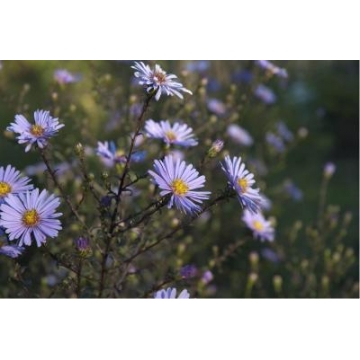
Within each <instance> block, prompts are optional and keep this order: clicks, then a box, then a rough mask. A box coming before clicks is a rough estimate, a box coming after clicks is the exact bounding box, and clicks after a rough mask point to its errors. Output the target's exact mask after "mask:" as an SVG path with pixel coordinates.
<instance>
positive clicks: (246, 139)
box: [226, 124, 254, 146]
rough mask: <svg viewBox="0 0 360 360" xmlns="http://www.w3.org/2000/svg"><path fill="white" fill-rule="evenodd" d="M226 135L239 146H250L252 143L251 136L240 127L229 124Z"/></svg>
mask: <svg viewBox="0 0 360 360" xmlns="http://www.w3.org/2000/svg"><path fill="white" fill-rule="evenodd" d="M226 131H227V134H228V135H229V136H230V137H231V139H233V140H234V141H235V142H237V143H238V144H239V145H243V146H251V145H252V144H253V143H254V140H253V138H252V137H251V135H250V134H249V133H248V132H247V131H246V130H245V129H244V128H242V127H241V126H239V125H236V124H231V125H229V126H228V127H227V130H226Z"/></svg>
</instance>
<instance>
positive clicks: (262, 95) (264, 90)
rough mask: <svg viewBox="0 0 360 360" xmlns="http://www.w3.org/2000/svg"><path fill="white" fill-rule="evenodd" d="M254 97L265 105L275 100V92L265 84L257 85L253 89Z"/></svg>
mask: <svg viewBox="0 0 360 360" xmlns="http://www.w3.org/2000/svg"><path fill="white" fill-rule="evenodd" d="M254 94H255V96H256V97H258V98H259V99H260V100H261V101H262V102H264V103H265V104H267V105H271V104H274V103H275V102H276V100H277V97H276V95H275V93H274V92H273V91H272V90H271V89H270V88H268V87H267V86H265V85H262V84H260V85H258V86H257V87H256V89H255V91H254Z"/></svg>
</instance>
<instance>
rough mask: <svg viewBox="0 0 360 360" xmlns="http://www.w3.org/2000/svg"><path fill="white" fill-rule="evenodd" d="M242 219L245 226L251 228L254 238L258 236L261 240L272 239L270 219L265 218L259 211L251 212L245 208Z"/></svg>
mask: <svg viewBox="0 0 360 360" xmlns="http://www.w3.org/2000/svg"><path fill="white" fill-rule="evenodd" d="M242 220H243V221H244V223H245V224H246V225H247V227H248V228H249V229H250V230H252V232H253V235H254V238H259V239H260V240H261V241H264V240H267V241H273V240H274V232H275V231H274V228H273V227H272V225H271V223H270V221H267V220H265V218H264V216H263V214H262V213H261V212H258V213H257V214H253V213H251V212H250V211H249V210H246V209H245V210H244V214H243V217H242Z"/></svg>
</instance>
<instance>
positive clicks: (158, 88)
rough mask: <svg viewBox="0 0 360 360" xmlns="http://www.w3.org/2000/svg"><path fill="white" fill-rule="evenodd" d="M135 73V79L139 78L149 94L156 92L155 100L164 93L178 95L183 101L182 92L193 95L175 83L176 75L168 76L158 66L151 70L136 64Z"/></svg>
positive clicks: (139, 63)
mask: <svg viewBox="0 0 360 360" xmlns="http://www.w3.org/2000/svg"><path fill="white" fill-rule="evenodd" d="M132 68H133V69H134V70H136V71H135V73H134V75H135V77H137V78H139V79H140V80H139V84H140V85H142V86H143V87H144V88H145V89H146V91H147V93H149V94H151V93H153V92H155V99H156V100H157V101H158V100H159V99H160V96H161V95H162V94H163V93H164V94H166V95H168V96H173V95H176V96H178V97H179V98H180V99H183V96H182V94H181V93H180V91H182V92H187V93H189V94H191V95H192V92H191V91H190V90H188V89H186V88H184V86H183V85H182V84H181V83H179V82H177V81H174V80H173V79H176V78H177V76H176V75H174V74H166V72H165V71H164V70H162V69H161V67H160V66H159V65H158V64H156V65H155V67H154V69H150V67H149V65H145V64H144V63H143V62H136V61H135V65H134V66H132Z"/></svg>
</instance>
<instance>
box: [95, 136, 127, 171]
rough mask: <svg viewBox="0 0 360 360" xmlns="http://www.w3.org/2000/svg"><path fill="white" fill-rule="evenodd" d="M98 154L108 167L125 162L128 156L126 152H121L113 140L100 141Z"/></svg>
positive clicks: (97, 149)
mask: <svg viewBox="0 0 360 360" xmlns="http://www.w3.org/2000/svg"><path fill="white" fill-rule="evenodd" d="M96 154H97V155H99V157H100V159H101V161H102V162H103V163H104V165H105V166H107V167H109V168H110V167H113V166H114V165H115V164H120V163H125V162H126V157H125V154H124V153H121V152H120V151H119V150H118V149H117V148H116V145H115V143H114V142H113V141H110V142H108V141H105V142H103V143H102V142H100V141H98V147H97V148H96Z"/></svg>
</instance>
